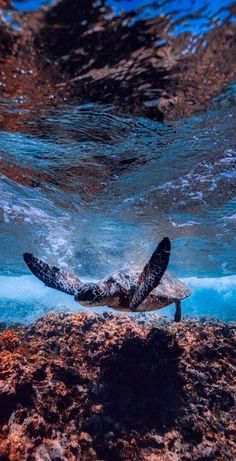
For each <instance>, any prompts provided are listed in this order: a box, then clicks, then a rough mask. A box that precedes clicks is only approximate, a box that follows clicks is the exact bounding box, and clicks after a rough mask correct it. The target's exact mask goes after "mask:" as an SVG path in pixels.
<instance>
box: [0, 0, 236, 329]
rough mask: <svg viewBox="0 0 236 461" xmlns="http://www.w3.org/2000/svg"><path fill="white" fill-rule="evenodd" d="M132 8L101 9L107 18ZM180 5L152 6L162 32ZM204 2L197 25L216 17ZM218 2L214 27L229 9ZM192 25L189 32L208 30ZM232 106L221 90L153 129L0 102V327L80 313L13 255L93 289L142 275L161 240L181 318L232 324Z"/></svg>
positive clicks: (84, 110)
mask: <svg viewBox="0 0 236 461" xmlns="http://www.w3.org/2000/svg"><path fill="white" fill-rule="evenodd" d="M132 3H134V2H118V1H117V2H112V4H113V6H114V5H115V7H116V8H117V9H116V10H115V12H116V14H118V13H119V11H120V8H121V9H122V8H126V9H129V7H130V8H131V7H132ZM146 3H147V2H140V5H138V2H136V7H138V6H144V4H145V8H143V9H142V11H141V10H140V14H149V13H148V11H149V12H150V11H151V10H150V9H147V8H148V7H147V5H146ZM175 3H176V6H175ZM177 3H179V4H180V3H181V4H182V10H181V9H180V8H179V7H178V5H177ZM184 3H186V5H185V9H184V5H183V4H184ZM187 3H189V2H173V1H172V2H164V3H163V5H164V6H163V8H164V7H165V8H164V9H165V11H164V12H165V14H166V12H167V11H166V8H168V5H171V8H172V11H173V9H174V6H175V7H176V8H177V10H176V16H175V20H176V21H175V31H174V33H177V32H178V30H177V29H176V27H177V24H179V26H178V27H180V24H182V22H181V17H180V16H181V11H184V12H185V15H187V14H188V9H187ZM193 3H194V2H193ZM213 3H214V4H216V3H217V2H212V11H211V10H210V11H209V4H207V5H208V6H206V8H208V10H207V12H208V18H209V17H211V14H212V15H213V14H214V15H215V16H214V18H216V15H217V14H218V13H217V12H216V8H213ZM221 3H222V5H221V6H222V8H220V9H219V14H218V16H217V17H218V19H219V21H220V20H221V19H222V18H224V14H226V13H224V11H228V10H226V9H225V8H226V7H228V6H229V5H230V3H231V2H227V1H225V2H221ZM25 4H28V5H29V2H28V3H27V2H26V3H25ZM158 5H159V6H158V8H159V9H160V8H161V6H160V4H158ZM131 9H132V8H131ZM180 10H181V11H180ZM152 11H153V8H152ZM191 11H192V13H193V10H191ZM201 11H205V10H201ZM158 12H159V13H160V11H158ZM205 12H206V11H205ZM150 14H151V13H150ZM222 14H223V16H221V15H222ZM197 17H198V19H199V18H200V19H201V16H199V15H198V16H197ZM190 19H191V20H192V19H194V18H193V16H191V18H190ZM177 20H178V21H177ZM214 20H216V19H214ZM186 24H189V25H191V21H190V20H189V21H187V22H186V21H185V25H186ZM199 24H200V26H199V27H200V29H201V30H200V29H199V30H200V32H201V33H202V32H204V31H205V30H208V29H204V27H206V22H204V21H203V22H201V21H200V22H199ZM207 24H208V25H209V24H210V23H209V21H208V22H207ZM181 27H182V26H181ZM189 27H190V26H189ZM201 27H203V29H202V28H201ZM173 30H174V29H173ZM195 30H196V28H195ZM235 102H236V86H235V85H231V86H230V87H229V88H228V89H227V90H226V91H225V92H224V93H222V94H221V95H219V97H218V98H216V99H215V100H214V101H212V103H211V105H210V106H209V108H208V110H207V111H205V112H204V113H201V114H200V115H197V116H194V117H191V118H186V119H183V120H181V121H177V122H172V123H158V122H153V121H149V120H147V119H144V118H138V117H137V118H135V117H129V116H124V115H117V112H115V111H114V110H113V108H112V107H108V106H100V105H84V106H80V107H75V106H68V105H66V106H61V107H57V108H55V109H50V110H46V109H45V110H41V111H38V110H37V111H36V110H35V111H33V110H29V109H27V105H25V104H24V103H25V101H24V98H23V99H22V98H19V99H15V100H14V101H9V100H4V99H2V100H1V101H0V112H1V120H4V130H1V131H0V146H1V147H0V245H1V254H0V281H1V285H0V299H1V309H0V321H6V322H15V321H20V322H30V321H32V320H34V319H35V318H37V317H39V316H41V315H42V314H44V313H46V312H48V311H51V310H55V309H56V310H65V309H72V310H76V309H79V308H80V307H79V306H78V305H77V304H75V303H74V302H73V300H72V299H71V298H70V297H69V296H67V295H63V294H62V293H59V292H56V291H54V290H52V289H49V288H46V287H44V286H43V285H42V284H41V283H40V282H39V281H38V280H36V279H35V278H34V277H33V276H31V275H29V273H28V270H27V268H26V266H25V265H24V263H23V259H22V253H23V252H24V251H29V252H32V253H34V254H35V255H37V256H39V257H43V258H45V259H47V261H48V262H49V263H53V264H55V265H58V266H60V267H66V268H67V269H69V270H72V271H74V272H76V273H77V274H78V275H80V276H81V277H84V278H85V279H86V278H88V279H91V278H94V279H96V278H98V279H99V278H101V277H103V276H106V275H107V274H108V273H109V272H111V271H114V270H116V269H118V268H122V267H126V266H138V267H142V265H143V264H144V263H145V262H146V261H147V258H148V257H149V255H150V254H151V252H152V251H153V250H154V248H155V246H156V244H157V242H158V241H159V239H160V238H162V237H163V236H165V235H168V236H169V237H170V238H171V240H172V245H173V251H172V255H171V262H170V271H171V272H173V273H174V274H175V275H177V276H179V277H180V278H182V279H186V283H188V285H189V286H191V287H192V289H193V295H192V297H191V298H189V299H188V300H186V301H184V306H185V313H186V314H187V315H197V316H206V315H208V316H211V317H212V316H215V317H218V318H222V319H225V320H232V319H234V318H235V307H236V275H235V274H236V258H235V255H236V251H235V248H236V237H235V235H236V233H235V230H236V168H235V166H236V165H235V163H236V105H235ZM161 313H171V308H169V309H166V310H163V311H161Z"/></svg>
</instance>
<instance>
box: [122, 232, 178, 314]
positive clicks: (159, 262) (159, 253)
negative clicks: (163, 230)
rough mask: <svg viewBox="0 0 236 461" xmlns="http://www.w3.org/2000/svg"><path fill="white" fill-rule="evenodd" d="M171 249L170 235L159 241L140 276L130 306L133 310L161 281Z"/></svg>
mask: <svg viewBox="0 0 236 461" xmlns="http://www.w3.org/2000/svg"><path fill="white" fill-rule="evenodd" d="M170 251H171V244H170V240H169V238H168V237H165V238H164V239H163V240H162V241H161V242H160V243H159V245H158V246H157V248H156V249H155V251H154V253H153V254H152V256H151V258H150V260H149V261H148V263H147V264H146V266H145V267H144V269H143V271H142V273H141V275H140V276H139V279H138V282H137V286H136V289H135V291H134V294H133V297H132V299H131V302H130V306H129V307H130V310H131V311H136V310H137V307H138V306H139V305H140V304H141V303H142V302H143V301H144V299H145V298H146V297H147V296H148V295H149V293H151V291H152V290H154V288H156V287H157V285H158V284H159V283H160V281H161V278H162V276H163V274H164V272H165V270H166V268H167V266H168V263H169V258H170Z"/></svg>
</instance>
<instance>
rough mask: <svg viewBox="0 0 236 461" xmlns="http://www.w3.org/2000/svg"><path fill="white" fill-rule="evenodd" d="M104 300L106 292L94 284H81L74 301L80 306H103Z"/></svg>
mask: <svg viewBox="0 0 236 461" xmlns="http://www.w3.org/2000/svg"><path fill="white" fill-rule="evenodd" d="M106 298H107V295H106V292H105V291H103V289H102V288H101V287H99V286H98V285H97V284H96V283H83V284H82V285H81V286H80V288H79V289H78V291H77V293H76V295H75V301H77V302H78V303H80V304H81V305H82V306H103V305H105V304H106Z"/></svg>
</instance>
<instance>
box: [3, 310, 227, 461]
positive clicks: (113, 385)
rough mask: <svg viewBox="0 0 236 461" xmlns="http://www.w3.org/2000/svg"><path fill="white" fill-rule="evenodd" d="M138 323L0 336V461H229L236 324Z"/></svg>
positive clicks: (72, 324)
mask: <svg viewBox="0 0 236 461" xmlns="http://www.w3.org/2000/svg"><path fill="white" fill-rule="evenodd" d="M147 319H149V320H144V319H143V317H140V318H138V319H137V320H132V319H131V318H129V317H128V316H124V315H111V314H104V315H101V316H99V315H96V314H93V313H81V314H76V315H75V314H53V315H49V316H47V317H45V318H43V319H42V320H39V321H37V322H36V323H35V324H34V325H32V326H29V327H27V328H19V329H18V330H15V331H13V330H5V331H3V332H2V333H1V334H0V460H1V461H5V460H9V461H16V460H18V461H23V460H32V461H33V460H35V461H50V460H55V461H60V460H61V461H62V460H76V461H78V460H104V461H119V460H120V461H121V460H127V461H132V460H133V461H134V460H135V461H142V460H143V461H144V460H145V461H178V460H181V461H187V460H188V461H190V460H191V461H210V460H212V461H213V460H214V461H233V460H235V457H236V445H235V442H236V425H235V421H236V414H235V405H234V403H235V401H234V397H235V367H236V347H235V325H233V324H227V325H226V324H223V323H218V322H216V323H199V322H197V321H194V320H187V321H184V322H181V323H180V324H173V323H168V322H164V321H160V319H158V317H157V316H155V315H150V316H149V317H147Z"/></svg>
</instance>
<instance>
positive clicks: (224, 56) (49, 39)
mask: <svg viewBox="0 0 236 461" xmlns="http://www.w3.org/2000/svg"><path fill="white" fill-rule="evenodd" d="M6 3H7V2H5V1H4V0H2V2H1V4H0V6H1V5H3V6H4V5H5V4H6ZM232 8H233V7H232ZM11 14H12V23H14V24H18V25H19V28H18V29H17V28H16V27H14V28H12V27H11V25H7V24H6V23H5V21H3V20H2V21H1V10H0V39H1V40H0V42H1V44H0V60H1V71H0V96H2V97H3V98H7V99H9V98H18V101H19V98H22V99H21V100H20V104H21V108H25V109H27V108H31V109H32V108H34V109H37V108H39V107H41V106H43V107H44V108H45V106H46V105H54V104H58V103H59V102H61V103H64V102H65V101H66V102H67V103H68V102H76V103H78V102H79V103H80V102H84V101H85V102H87V101H92V102H97V103H106V104H112V105H113V106H115V107H116V108H117V110H119V111H120V112H122V111H123V112H127V113H132V114H141V115H145V116H147V117H150V118H152V119H157V120H162V119H163V118H167V119H176V118H181V117H182V116H186V115H190V114H192V113H196V112H199V111H201V110H202V109H203V108H204V106H206V104H207V103H208V102H209V101H210V99H211V98H212V97H213V96H214V95H216V94H217V93H218V92H219V91H221V90H222V89H223V88H224V87H225V86H226V85H227V84H228V83H230V82H232V81H234V79H235V77H236V60H235V59H234V56H236V24H233V23H230V22H226V23H223V24H222V25H216V23H214V27H213V29H212V30H210V31H209V32H208V33H206V34H204V36H199V37H198V38H197V37H196V36H192V34H191V33H190V32H184V33H181V34H179V35H178V36H175V35H173V34H171V27H172V26H173V25H172V23H171V19H172V18H171V17H169V16H168V15H167V16H165V15H162V16H157V17H154V18H152V19H141V17H139V16H140V15H139V14H138V12H133V13H127V14H126V13H122V14H121V15H120V16H114V14H113V13H112V10H111V9H110V8H108V7H107V6H106V5H105V2H104V1H99V2H93V1H92V0H81V1H80V2H79V6H78V2H77V0H61V1H60V2H57V3H56V4H53V5H51V6H49V7H48V8H44V9H43V10H41V11H39V12H34V13H30V14H27V15H24V14H22V13H18V12H16V11H11ZM232 14H233V10H232ZM137 17H139V19H137ZM187 19H188V18H187ZM35 89H37V90H36V91H35ZM11 116H12V117H11V120H9V119H7V120H4V122H7V121H8V123H11V125H12V126H13V125H15V129H16V128H17V125H16V115H15V116H14V114H11ZM31 117H32V114H31ZM24 118H27V111H21V114H18V118H17V120H19V119H20V120H24ZM0 122H1V120H0Z"/></svg>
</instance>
